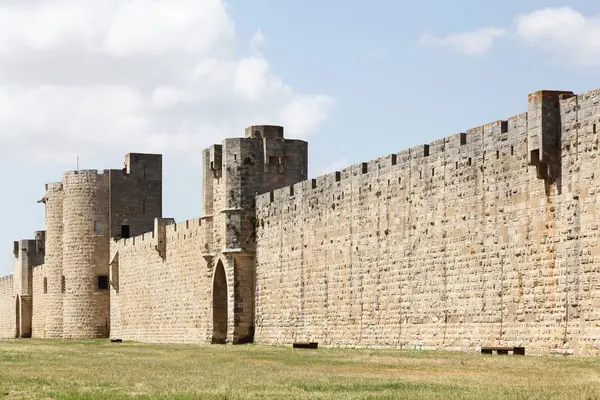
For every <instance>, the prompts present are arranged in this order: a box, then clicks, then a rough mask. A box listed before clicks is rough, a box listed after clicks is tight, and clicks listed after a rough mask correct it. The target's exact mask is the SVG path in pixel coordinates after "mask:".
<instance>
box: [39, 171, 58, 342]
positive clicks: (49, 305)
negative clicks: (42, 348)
mask: <svg viewBox="0 0 600 400" xmlns="http://www.w3.org/2000/svg"><path fill="white" fill-rule="evenodd" d="M43 202H44V204H45V206H46V254H45V259H44V264H45V265H44V279H45V285H44V286H45V291H46V293H45V294H42V296H45V297H46V298H45V301H44V303H45V315H46V319H45V323H44V326H43V327H41V328H42V329H41V331H39V330H36V329H34V330H33V334H34V335H35V336H38V337H47V338H59V337H62V324H63V318H62V316H63V303H62V302H63V298H62V297H63V293H62V275H63V185H62V183H60V182H59V183H49V184H47V185H46V193H45V196H44V199H43ZM33 307H34V312H35V304H34V305H33Z"/></svg>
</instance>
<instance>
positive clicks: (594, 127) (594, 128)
mask: <svg viewBox="0 0 600 400" xmlns="http://www.w3.org/2000/svg"><path fill="white" fill-rule="evenodd" d="M592 129H593V130H594V133H596V124H594V126H593V127H592Z"/></svg>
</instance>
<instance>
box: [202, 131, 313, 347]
mask: <svg viewBox="0 0 600 400" xmlns="http://www.w3.org/2000/svg"><path fill="white" fill-rule="evenodd" d="M245 136H246V137H245V138H235V139H226V140H225V141H224V142H223V143H222V144H221V145H214V146H212V147H210V148H209V149H206V150H204V152H203V159H204V177H203V215H204V216H203V218H202V219H203V220H205V222H206V225H205V227H206V228H205V231H204V232H205V234H206V238H205V246H204V250H203V255H204V258H205V259H206V261H207V265H208V266H209V268H211V270H212V282H213V285H212V303H213V307H212V311H213V316H212V322H213V323H212V327H213V329H212V342H213V343H225V342H230V343H244V342H248V341H251V340H253V336H254V291H255V279H256V278H255V276H256V264H255V250H256V241H255V239H256V237H255V229H256V224H257V221H256V218H255V196H256V194H257V193H265V192H269V191H271V190H273V189H276V188H280V187H284V186H287V185H291V184H294V183H296V182H299V181H302V180H305V179H307V172H308V144H307V143H306V142H304V141H301V140H289V139H284V137H283V127H281V126H271V125H261V126H251V127H249V128H247V129H246V135H245Z"/></svg>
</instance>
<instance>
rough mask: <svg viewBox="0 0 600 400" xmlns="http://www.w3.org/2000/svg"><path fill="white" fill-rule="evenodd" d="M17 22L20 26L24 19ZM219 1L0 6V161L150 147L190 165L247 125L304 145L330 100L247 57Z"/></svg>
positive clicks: (255, 56) (71, 0)
mask: <svg viewBox="0 0 600 400" xmlns="http://www.w3.org/2000/svg"><path fill="white" fill-rule="evenodd" d="M24 21H26V22H27V23H24ZM237 41H239V38H236V32H235V26H234V23H233V21H232V20H231V17H230V16H229V14H228V11H227V7H226V6H225V4H223V2H222V1H220V0H133V1H123V0H89V1H85V2H82V1H77V0H54V1H52V2H46V1H37V0H32V1H8V2H5V3H3V4H1V5H0V59H2V63H1V64H0V157H2V158H5V159H6V158H10V157H13V156H15V157H16V156H18V157H20V158H22V157H24V156H26V157H29V158H34V159H35V160H37V161H53V162H55V161H63V160H68V161H69V162H71V161H72V160H73V158H74V154H79V155H82V156H86V155H87V156H88V158H89V157H93V155H94V154H101V153H102V152H103V151H111V152H119V153H120V154H124V153H125V152H128V151H154V152H163V153H171V154H180V155H181V157H180V159H186V157H187V158H197V154H198V152H199V151H200V150H201V149H202V148H204V147H206V146H208V145H210V144H212V143H215V142H219V141H221V140H222V139H223V138H224V137H231V136H240V135H242V134H243V129H244V128H245V127H246V126H247V125H251V124H255V123H268V124H284V125H285V128H286V132H287V133H286V134H287V136H291V137H298V138H306V137H308V136H310V135H311V134H313V133H314V132H315V129H316V128H317V126H318V124H319V123H320V122H322V121H323V120H324V119H326V118H327V117H328V115H329V111H330V108H331V107H332V105H333V102H334V100H333V99H332V98H331V97H329V96H327V95H324V94H306V93H300V92H298V91H296V90H294V89H293V88H291V87H289V86H288V85H286V84H285V82H284V81H283V80H282V79H281V78H279V77H278V76H277V75H276V74H275V73H274V72H273V71H272V70H271V68H270V65H269V62H268V60H267V59H266V58H265V57H264V56H263V55H261V54H260V52H259V51H258V50H259V47H260V45H261V44H262V43H263V42H264V41H265V35H264V34H263V33H262V32H261V31H260V30H257V31H256V33H255V34H254V36H253V37H252V38H250V39H249V40H248V41H247V48H248V49H249V50H250V55H249V56H244V57H243V56H241V55H240V53H238V52H237V51H236V42H237Z"/></svg>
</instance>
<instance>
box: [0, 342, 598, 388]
mask: <svg viewBox="0 0 600 400" xmlns="http://www.w3.org/2000/svg"><path fill="white" fill-rule="evenodd" d="M0 398H7V399H128V398H140V399H201V398H207V399H242V398H255V399H283V398H290V399H365V398H371V399H403V398H405V399H565V400H566V399H569V400H574V399H600V360H599V359H596V358H563V357H530V356H525V357H519V356H496V355H493V356H484V355H479V354H467V353H454V352H433V351H384V350H377V351H372V350H340V349H319V350H293V349H291V348H283V347H265V346H256V345H245V346H199V345H157V344H140V343H119V344H116V343H110V342H108V341H107V340H90V341H57V340H15V341H2V342H0Z"/></svg>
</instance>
